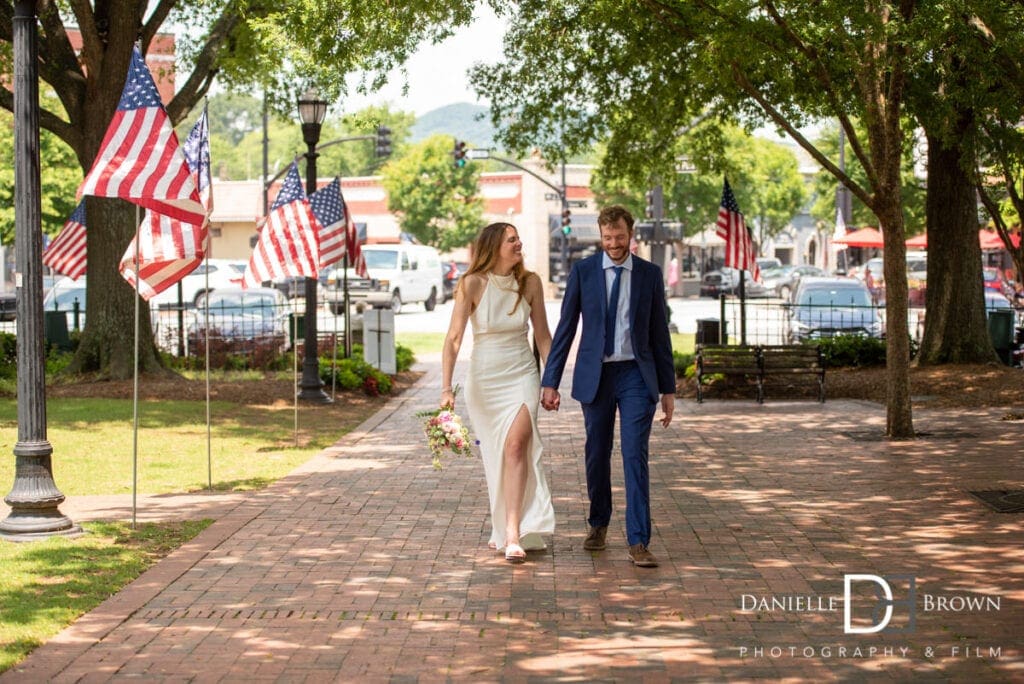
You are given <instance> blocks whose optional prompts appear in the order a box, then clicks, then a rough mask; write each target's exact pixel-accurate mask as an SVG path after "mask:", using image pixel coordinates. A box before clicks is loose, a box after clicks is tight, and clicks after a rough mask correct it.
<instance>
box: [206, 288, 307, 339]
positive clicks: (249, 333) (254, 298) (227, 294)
mask: <svg viewBox="0 0 1024 684" xmlns="http://www.w3.org/2000/svg"><path fill="white" fill-rule="evenodd" d="M290 312H291V307H290V305H289V304H288V300H287V299H286V298H285V296H284V295H283V294H282V293H281V292H280V291H279V290H277V289H276V288H272V287H250V288H241V287H222V288H218V289H216V290H211V291H210V292H209V293H207V294H206V295H205V296H204V297H202V298H201V299H200V300H199V304H198V305H197V306H196V308H195V310H194V311H193V312H192V322H191V324H190V325H189V329H188V339H189V346H190V347H191V348H193V349H198V348H200V346H201V344H202V343H203V342H204V341H205V339H206V331H207V329H209V338H210V340H211V342H212V341H214V340H217V341H220V342H223V343H226V344H227V345H228V346H229V347H231V348H236V349H238V350H247V349H252V348H254V347H256V346H259V345H271V346H273V347H274V348H275V349H278V350H283V349H284V348H285V346H286V343H287V340H288V317H289V313H290ZM207 326H208V327H207ZM211 346H212V345H211Z"/></svg>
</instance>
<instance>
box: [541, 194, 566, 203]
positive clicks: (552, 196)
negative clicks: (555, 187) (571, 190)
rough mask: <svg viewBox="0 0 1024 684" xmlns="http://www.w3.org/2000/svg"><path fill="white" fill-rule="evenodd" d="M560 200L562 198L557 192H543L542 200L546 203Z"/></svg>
mask: <svg viewBox="0 0 1024 684" xmlns="http://www.w3.org/2000/svg"><path fill="white" fill-rule="evenodd" d="M560 199H562V196H561V195H559V194H558V193H557V192H545V193H544V200H545V201H546V202H554V201H555V200H560Z"/></svg>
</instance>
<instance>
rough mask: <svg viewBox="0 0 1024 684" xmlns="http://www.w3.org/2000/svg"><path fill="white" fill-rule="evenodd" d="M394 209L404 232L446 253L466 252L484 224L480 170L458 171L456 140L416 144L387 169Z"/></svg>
mask: <svg viewBox="0 0 1024 684" xmlns="http://www.w3.org/2000/svg"><path fill="white" fill-rule="evenodd" d="M383 176H384V178H383V183H384V188H385V189H386V190H387V192H388V209H390V210H391V211H393V212H394V213H396V214H397V215H398V220H399V223H400V224H401V226H402V230H403V231H406V232H408V233H411V234H412V235H415V236H416V237H417V238H419V240H420V241H421V242H424V243H425V244H428V245H433V246H434V247H437V248H438V249H439V250H441V251H442V252H445V251H449V250H451V249H454V248H457V247H465V246H466V245H467V244H469V243H470V242H471V241H472V240H473V238H474V237H475V236H476V233H477V231H478V230H479V229H480V226H481V225H483V200H482V199H481V198H480V197H478V196H477V194H476V193H477V188H478V187H479V180H480V171H479V169H478V168H477V167H476V165H475V164H465V165H464V166H456V165H455V163H454V158H453V157H452V139H451V137H449V136H447V135H440V134H439V135H432V136H430V137H429V138H427V139H426V140H424V141H422V142H420V143H417V144H416V145H413V146H412V147H411V148H409V149H408V150H407V152H406V154H405V155H404V156H402V157H401V158H399V159H396V160H394V161H392V162H390V163H389V164H387V165H386V166H385V167H384V169H383Z"/></svg>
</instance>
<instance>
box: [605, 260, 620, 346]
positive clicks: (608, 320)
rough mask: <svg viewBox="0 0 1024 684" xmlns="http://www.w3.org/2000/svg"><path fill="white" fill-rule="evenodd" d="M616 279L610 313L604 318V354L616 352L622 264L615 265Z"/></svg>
mask: <svg viewBox="0 0 1024 684" xmlns="http://www.w3.org/2000/svg"><path fill="white" fill-rule="evenodd" d="M613 268H614V269H615V279H614V280H612V295H611V298H610V299H609V301H608V313H607V315H606V316H605V319H604V355H605V356H611V355H612V354H613V353H614V352H615V319H616V318H618V311H619V285H620V283H622V269H623V267H622V266H614V267H613Z"/></svg>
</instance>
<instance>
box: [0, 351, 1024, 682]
mask: <svg viewBox="0 0 1024 684" xmlns="http://www.w3.org/2000/svg"><path fill="white" fill-rule="evenodd" d="M425 370H427V371H428V372H427V374H426V375H425V376H424V378H423V379H422V380H421V381H420V382H419V383H418V384H417V385H416V387H414V388H413V389H411V390H409V391H407V392H406V393H404V394H403V395H402V396H400V397H397V398H395V399H394V400H393V401H392V402H390V403H389V404H388V405H387V406H386V407H385V408H384V409H382V410H381V411H380V412H378V413H377V414H376V415H375V416H373V417H372V418H371V419H370V420H368V421H367V422H366V423H364V425H363V426H361V427H360V428H359V429H357V430H356V431H354V432H353V433H351V434H349V435H347V436H346V437H345V438H343V439H342V440H341V441H339V442H338V443H337V444H336V445H334V446H333V447H331V448H330V449H327V450H325V451H324V452H323V453H321V454H319V455H318V456H317V457H315V458H314V459H312V460H311V461H309V462H308V463H306V464H305V465H304V466H302V467H301V468H299V469H298V470H297V471H295V472H294V473H292V474H291V475H289V476H288V477H287V478H285V479H283V480H281V481H279V482H277V483H276V484H274V485H273V486H271V487H269V488H267V489H265V490H262V491H260V492H257V493H255V494H252V495H250V496H248V497H246V498H244V499H242V500H241V501H240V502H239V503H237V505H234V506H233V507H230V506H228V505H226V506H225V509H224V511H225V512H224V514H223V515H222V516H220V517H219V519H218V521H217V522H216V523H214V524H213V525H211V526H210V527H209V528H207V529H206V530H205V531H204V532H202V533H201V534H200V535H199V536H198V537H196V538H195V539H194V540H193V541H192V542H190V543H189V544H187V545H185V546H183V547H182V548H181V549H179V550H178V551H176V552H175V553H173V554H172V555H171V556H169V557H168V558H166V559H165V560H164V561H162V562H161V563H159V564H157V565H156V566H154V567H153V568H152V569H150V571H148V572H147V573H145V574H144V575H143V576H142V577H140V578H139V579H138V580H137V581H136V582H134V583H133V584H132V585H130V586H129V587H127V588H126V589H125V590H124V591H122V592H121V593H119V594H117V595H116V596H114V597H112V598H111V599H109V600H108V601H107V602H105V603H104V604H102V605H101V606H99V607H98V608H97V609H96V610H94V611H92V612H90V613H89V614H87V615H85V616H83V617H82V618H81V619H79V620H78V621H77V622H76V623H75V624H74V625H72V626H71V627H69V628H68V629H66V630H65V631H64V632H62V633H61V634H60V635H58V636H57V637H55V638H54V639H52V640H51V641H50V642H48V643H47V644H45V645H44V646H42V647H41V648H39V649H38V650H37V651H36V652H35V653H33V654H32V655H31V656H30V657H29V658H28V659H27V660H26V661H24V662H23V663H22V664H21V665H19V666H17V667H16V668H14V669H12V670H10V671H8V672H7V673H6V674H5V675H2V676H0V682H3V683H4V684H6V683H7V682H29V681H31V682H40V681H59V682H70V681H89V682H92V681H108V680H121V679H128V678H135V679H137V678H146V679H151V680H157V681H161V680H173V681H197V682H206V681H210V682H213V681H241V680H251V681H285V682H291V681H351V680H355V679H356V678H361V679H365V680H367V681H385V680H400V681H404V680H413V679H419V678H423V679H425V680H439V679H452V680H460V681H463V680H470V681H504V680H511V681H526V680H541V681H546V680H559V681H613V680H622V681H626V680H628V681H633V680H640V679H643V680H644V681H670V680H693V679H695V680H705V681H707V680H713V681H723V680H737V679H751V678H759V677H765V678H773V679H775V678H790V679H793V680H806V681H812V680H814V681H817V680H826V679H837V678H838V679H857V680H861V679H867V678H872V679H874V678H893V679H898V680H907V679H912V678H918V677H929V678H938V679H954V680H972V681H1006V680H1018V681H1021V680H1024V555H1022V546H1021V543H1022V539H1024V514H1022V513H1016V514H1000V513H996V512H994V511H993V510H991V509H990V508H988V507H987V506H985V505H984V504H982V503H980V502H979V501H978V500H976V499H975V498H974V497H972V496H971V495H970V494H968V493H967V492H968V490H995V489H1021V488H1024V454H1022V449H1021V444H1024V422H1022V421H1003V420H1000V418H1001V417H1002V416H1003V415H1004V414H1005V413H1006V412H1005V411H998V410H988V409H985V410H977V411H967V412H963V411H957V412H940V411H928V410H917V411H915V425H916V428H917V430H918V431H919V432H926V433H930V435H929V436H927V437H925V438H923V439H919V440H917V441H914V442H899V443H893V442H889V441H886V440H884V439H882V432H883V428H884V424H885V409H884V407H882V406H878V405H875V404H870V403H867V402H857V401H839V400H837V401H829V402H828V403H826V404H825V405H821V404H817V403H812V402H805V401H800V402H786V401H778V400H773V399H771V398H769V399H768V400H767V401H766V402H765V404H764V405H762V406H759V405H757V404H755V403H753V402H740V401H718V400H709V401H708V402H706V403H704V404H702V405H698V404H696V403H695V402H693V401H692V400H682V399H680V400H678V401H677V404H676V420H675V421H673V424H672V425H671V426H670V427H669V428H668V429H662V428H661V427H660V426H658V425H656V426H655V429H654V439H653V443H652V453H653V457H652V460H651V493H652V515H653V519H654V537H653V539H652V541H651V550H652V551H653V552H654V553H655V555H657V556H658V557H659V558H660V560H661V565H660V567H658V568H656V569H640V568H634V567H633V566H632V565H631V564H630V562H629V561H628V560H627V558H626V546H625V538H624V530H623V523H622V513H623V511H622V506H624V495H623V492H622V489H621V464H620V463H616V462H615V461H613V466H614V467H613V474H614V475H615V477H616V478H617V479H616V482H617V489H616V492H615V496H616V499H615V503H616V505H617V506H618V507H619V508H618V509H617V510H616V512H615V514H614V516H613V520H612V528H611V529H610V531H609V535H608V538H609V547H608V549H607V550H606V551H604V552H599V553H591V552H587V551H584V550H583V549H582V543H583V539H584V536H585V522H584V515H585V510H586V509H585V501H586V484H585V482H584V476H583V456H582V449H583V429H582V414H581V412H580V409H579V405H578V404H576V402H574V401H572V400H570V399H568V396H567V390H566V389H565V388H563V392H565V395H564V398H565V401H563V409H562V411H560V412H559V413H557V414H551V413H543V415H542V419H541V426H540V427H541V432H542V434H543V435H545V438H546V446H547V451H546V454H545V459H546V464H547V468H548V477H549V482H550V484H551V489H552V497H553V500H554V505H555V512H556V516H557V520H558V528H557V529H556V531H555V535H554V537H553V539H552V541H551V546H550V548H549V550H548V551H547V552H546V553H539V554H531V555H530V559H529V561H528V562H527V563H525V564H523V565H519V566H512V565H509V564H508V563H506V562H505V561H504V560H503V558H502V557H501V556H500V555H498V554H497V553H496V552H494V551H490V550H488V549H487V548H486V545H485V542H486V540H487V537H488V533H489V521H488V519H487V515H486V511H487V493H486V488H485V485H484V479H483V472H482V468H481V466H480V464H479V462H478V461H477V460H475V459H473V460H470V459H459V460H454V461H451V460H450V461H448V462H446V464H445V469H444V470H443V471H435V470H433V469H432V468H431V465H430V456H429V453H428V452H427V451H426V449H425V448H424V446H423V444H424V442H423V439H422V435H421V433H420V426H419V420H418V419H416V418H415V417H414V416H413V414H414V413H415V412H416V411H418V410H422V409H424V408H427V407H429V406H431V405H433V404H434V402H436V399H437V394H438V393H437V388H438V387H439V385H440V382H439V380H440V371H439V365H438V364H430V365H429V366H427V367H425ZM854 573H860V574H868V575H877V576H885V577H886V578H887V580H888V583H889V585H890V586H891V587H892V590H893V592H894V594H895V595H894V598H895V599H896V600H897V601H899V600H902V599H905V598H907V589H908V587H909V580H908V579H907V578H906V577H904V578H903V579H897V578H895V577H894V576H895V575H904V576H909V577H911V578H913V581H914V589H915V591H916V598H915V601H914V604H915V607H914V609H913V610H911V609H910V608H908V607H907V606H906V605H902V604H898V603H897V604H896V605H895V606H894V608H893V611H892V616H891V621H890V622H889V625H888V627H889V628H893V627H905V626H907V624H908V620H909V619H910V617H911V616H913V618H914V620H915V630H914V631H913V632H911V633H895V632H889V631H886V632H883V633H872V634H866V633H865V634H855V633H849V634H847V633H844V629H843V622H844V620H843V605H844V601H843V593H844V581H843V580H844V575H845V574H854ZM853 586H854V590H853V595H854V598H853V600H852V601H851V605H852V606H853V610H854V620H853V622H852V626H870V624H872V622H871V620H870V619H869V616H870V613H871V609H872V607H876V606H877V604H878V601H877V599H875V598H874V597H873V595H870V596H869V595H868V594H870V590H872V589H879V590H880V589H881V586H882V585H881V584H879V583H878V582H877V581H874V580H871V579H861V580H858V581H857V583H856V584H854V585H853ZM784 607H785V608H788V610H783V608H784ZM883 619H884V618H883V616H882V611H881V610H879V614H878V615H877V616H876V617H875V618H874V620H875V622H879V621H881V620H883ZM858 620H859V622H858Z"/></svg>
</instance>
